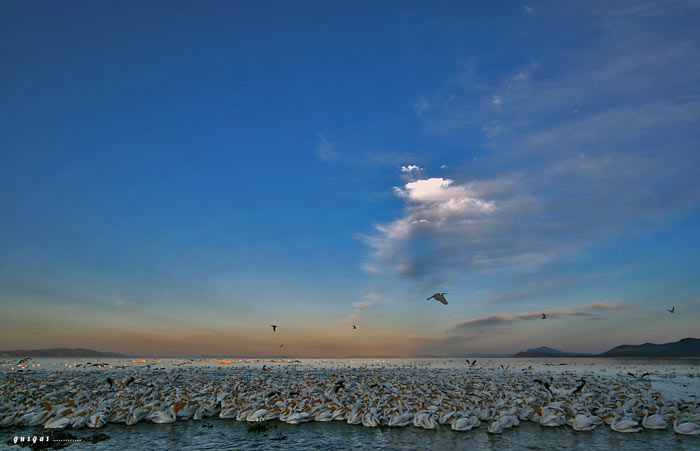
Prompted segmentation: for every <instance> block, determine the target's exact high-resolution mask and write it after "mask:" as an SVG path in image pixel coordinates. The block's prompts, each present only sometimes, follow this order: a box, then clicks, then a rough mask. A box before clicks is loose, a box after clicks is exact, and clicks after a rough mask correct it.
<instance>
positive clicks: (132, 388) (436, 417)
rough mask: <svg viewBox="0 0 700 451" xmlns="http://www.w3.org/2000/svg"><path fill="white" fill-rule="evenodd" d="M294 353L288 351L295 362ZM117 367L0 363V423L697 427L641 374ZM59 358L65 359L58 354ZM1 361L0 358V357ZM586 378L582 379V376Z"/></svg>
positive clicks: (689, 409) (689, 413)
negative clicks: (3, 366)
mask: <svg viewBox="0 0 700 451" xmlns="http://www.w3.org/2000/svg"><path fill="white" fill-rule="evenodd" d="M297 362H298V361H297ZM186 363H187V362H184V363H181V364H180V366H174V365H170V364H168V365H162V366H156V367H153V366H152V365H149V366H147V367H146V366H142V367H138V368H137V367H134V366H124V367H120V368H115V367H114V366H112V365H109V364H104V365H103V366H100V367H95V366H94V364H93V366H92V367H88V368H87V369H84V368H81V369H75V368H71V369H68V368H63V369H62V370H55V369H53V370H48V371H47V370H45V369H40V368H34V370H33V371H27V367H26V365H25V366H24V369H22V368H14V367H12V370H13V371H5V372H3V373H2V374H0V427H10V426H15V427H16V426H42V425H43V426H44V427H45V428H82V427H87V428H99V427H102V426H104V425H105V424H107V423H122V424H124V425H127V426H129V425H134V424H136V423H139V422H141V421H150V422H153V423H172V422H175V421H184V420H201V419H203V418H206V417H213V416H216V417H219V418H231V419H235V420H237V421H249V422H251V421H255V422H257V421H269V420H275V419H276V420H279V421H284V422H286V423H290V424H299V423H303V422H307V421H345V422H347V423H349V424H362V425H363V426H367V427H378V426H396V427H401V426H410V425H412V426H414V427H420V428H425V429H436V428H438V427H441V426H442V427H450V428H452V429H453V430H456V431H468V430H471V429H473V428H478V427H484V428H487V431H488V432H489V433H494V434H499V433H501V432H503V431H504V430H505V429H508V428H512V427H516V426H518V424H520V422H521V421H529V422H533V423H539V424H540V425H541V426H544V427H561V426H565V427H570V428H573V429H574V430H576V431H588V430H591V429H594V428H596V427H599V426H601V427H603V426H607V427H610V428H611V429H612V430H613V431H617V432H638V431H640V430H642V429H660V430H663V429H670V430H673V431H674V432H675V433H678V434H688V435H700V425H699V424H700V402H697V401H696V400H695V395H692V396H691V399H689V400H684V399H675V400H672V399H666V397H664V396H662V394H661V393H660V392H658V391H654V390H653V389H652V383H651V382H650V380H651V379H653V378H655V377H663V375H659V374H654V373H653V372H652V373H651V374H649V375H645V377H637V376H634V377H632V376H633V375H631V374H630V375H625V374H616V375H610V376H608V375H601V374H596V373H593V372H584V373H579V374H576V373H573V372H562V373H556V372H552V371H533V370H532V369H521V370H512V369H509V368H507V367H503V368H496V367H485V366H484V367H482V366H475V362H472V364H471V365H469V364H465V365H464V367H463V368H450V369H445V368H434V367H430V366H429V365H418V364H403V365H386V366H381V367H371V366H360V367H350V366H346V365H341V364H337V365H334V366H328V367H314V366H311V365H306V364H303V363H299V364H297V363H294V362H288V363H285V364H280V365H274V366H273V367H271V368H267V369H266V370H265V369H264V368H263V369H261V368H258V367H252V366H227V367H225V368H224V367H214V368H212V367H210V366H193V365H189V366H188V365H186ZM66 365H67V366H71V367H72V366H73V365H68V364H66ZM8 370H9V368H8ZM584 381H585V382H584Z"/></svg>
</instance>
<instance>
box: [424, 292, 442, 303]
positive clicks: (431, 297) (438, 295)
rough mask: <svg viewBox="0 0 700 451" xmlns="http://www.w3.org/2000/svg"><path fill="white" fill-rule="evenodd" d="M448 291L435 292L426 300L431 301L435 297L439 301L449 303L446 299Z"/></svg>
mask: <svg viewBox="0 0 700 451" xmlns="http://www.w3.org/2000/svg"><path fill="white" fill-rule="evenodd" d="M446 294H447V293H435V294H434V295H432V296H430V297H429V298H428V299H426V301H429V300H431V299H435V300H436V301H438V302H442V303H443V304H445V305H447V299H445V295H446Z"/></svg>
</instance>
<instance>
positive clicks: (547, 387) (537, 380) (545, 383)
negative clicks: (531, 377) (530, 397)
mask: <svg viewBox="0 0 700 451" xmlns="http://www.w3.org/2000/svg"><path fill="white" fill-rule="evenodd" d="M535 382H537V383H538V384H540V385H542V386H543V387H544V388H546V389H547V391H548V392H549V393H550V394H552V395H553V394H554V393H552V390H551V389H550V388H549V382H543V381H541V380H539V379H535Z"/></svg>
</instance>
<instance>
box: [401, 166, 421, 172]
mask: <svg viewBox="0 0 700 451" xmlns="http://www.w3.org/2000/svg"><path fill="white" fill-rule="evenodd" d="M424 170H425V169H423V168H422V167H420V166H418V165H415V164H409V165H408V166H401V172H421V171H424Z"/></svg>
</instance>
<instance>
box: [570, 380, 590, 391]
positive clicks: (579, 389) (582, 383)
mask: <svg viewBox="0 0 700 451" xmlns="http://www.w3.org/2000/svg"><path fill="white" fill-rule="evenodd" d="M584 385H586V379H581V385H579V386H578V387H576V390H574V391H572V392H571V394H572V395H573V394H576V393H578V392H580V391H581V390H583V386H584Z"/></svg>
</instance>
